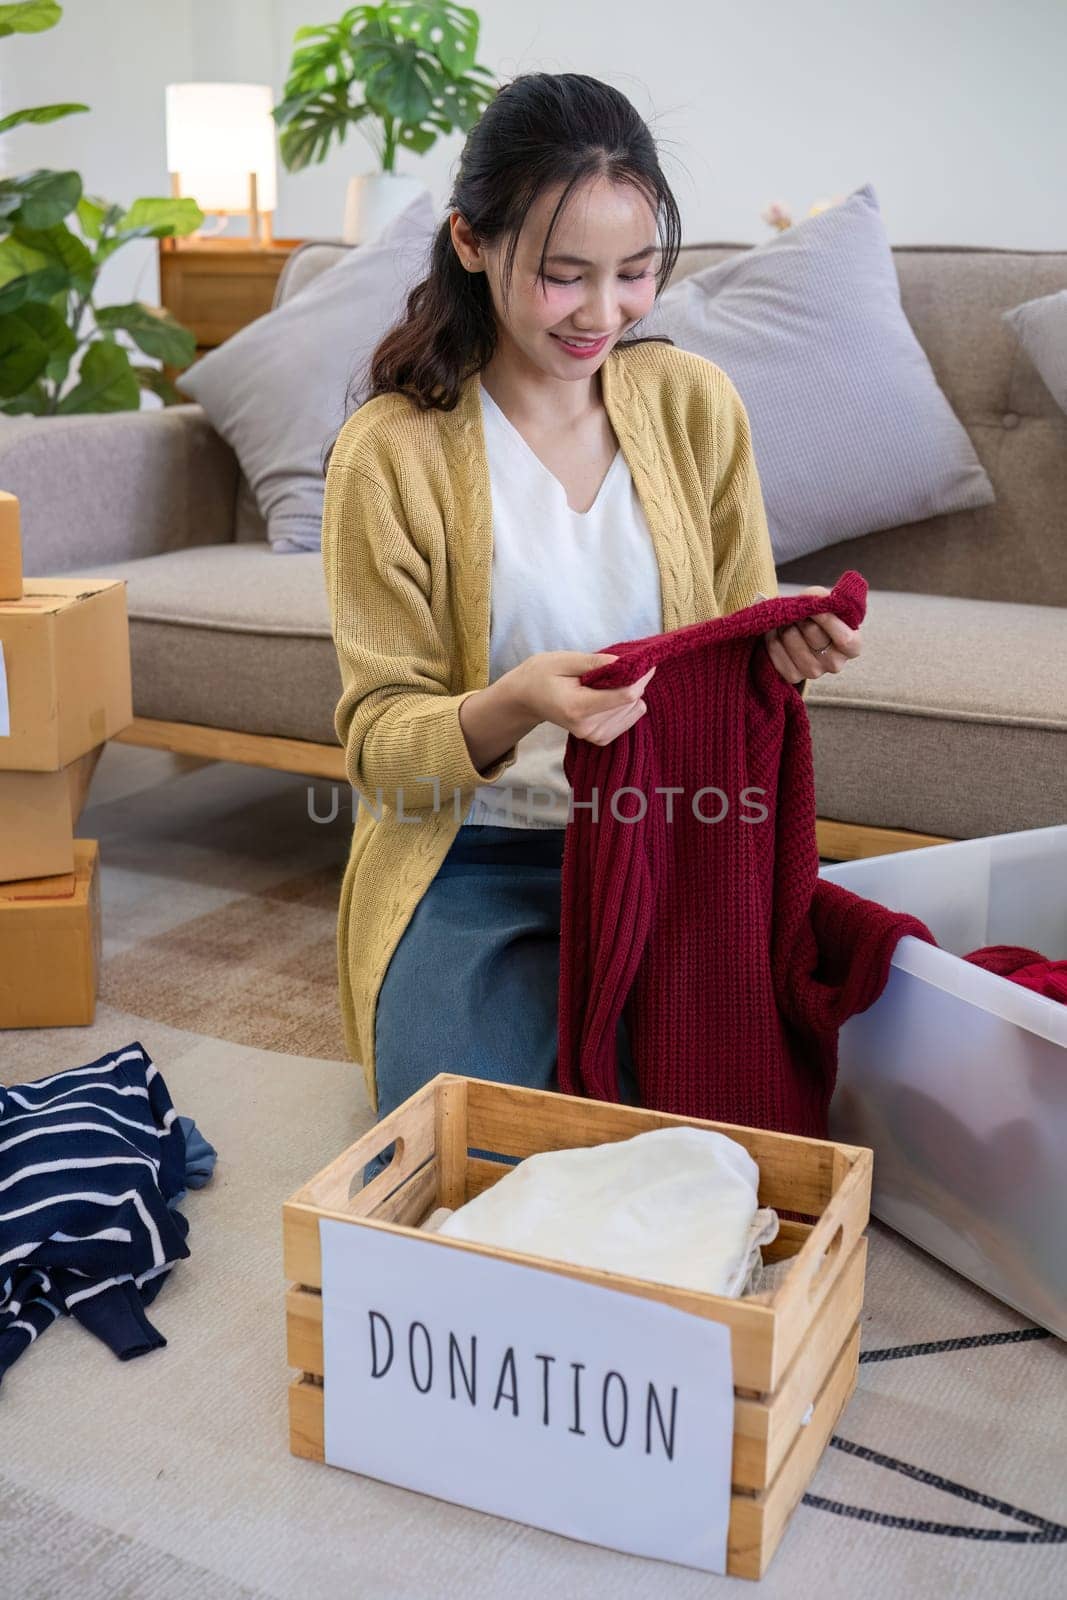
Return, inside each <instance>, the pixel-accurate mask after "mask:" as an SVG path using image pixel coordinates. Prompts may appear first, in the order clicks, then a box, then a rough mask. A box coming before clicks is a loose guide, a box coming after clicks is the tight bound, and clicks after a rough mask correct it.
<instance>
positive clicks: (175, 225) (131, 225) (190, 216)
mask: <svg viewBox="0 0 1067 1600" xmlns="http://www.w3.org/2000/svg"><path fill="white" fill-rule="evenodd" d="M203 220H204V213H203V212H202V211H201V209H200V207H199V206H198V205H197V203H196V201H195V200H190V199H188V198H186V199H174V198H173V196H158V197H156V196H149V197H148V198H146V199H141V200H135V201H134V202H133V205H132V206H131V207H130V209H129V210H128V211H127V212H125V214H124V215H123V216H121V217H120V218H119V220H118V231H119V232H120V233H125V234H127V235H128V236H129V237H131V238H132V237H134V236H135V235H137V234H141V233H146V232H147V233H149V234H152V235H153V236H154V237H155V238H157V239H163V238H167V237H168V236H169V235H171V234H177V236H178V237H179V238H181V237H182V236H183V235H184V234H187V233H195V232H196V230H197V228H199V226H200V224H201V223H202V222H203Z"/></svg>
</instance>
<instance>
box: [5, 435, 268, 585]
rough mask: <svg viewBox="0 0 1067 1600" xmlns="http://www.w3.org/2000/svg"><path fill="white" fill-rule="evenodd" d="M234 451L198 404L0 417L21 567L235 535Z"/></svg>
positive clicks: (155, 551) (53, 568) (107, 558)
mask: <svg viewBox="0 0 1067 1600" xmlns="http://www.w3.org/2000/svg"><path fill="white" fill-rule="evenodd" d="M237 478H238V468H237V458H236V456H235V455H234V453H233V451H232V450H231V449H230V447H229V445H228V444H226V443H225V441H224V440H223V439H221V438H220V437H219V435H218V434H217V433H216V432H215V430H214V428H213V427H212V426H211V424H210V423H209V422H208V420H207V416H206V414H205V412H204V410H203V407H202V406H198V405H192V404H189V405H178V406H160V407H153V408H152V409H150V410H144V411H103V412H91V413H87V414H86V415H84V416H66V417H30V416H14V417H0V489H6V490H7V492H8V493H9V494H15V495H17V496H18V498H19V510H20V518H21V524H22V569H23V571H24V572H25V573H26V574H27V575H28V576H31V577H44V576H50V575H53V574H57V573H62V572H63V571H64V570H67V569H69V568H74V567H82V568H84V567H85V566H86V565H87V564H89V563H90V562H94V561H98V562H100V563H101V565H105V564H106V563H108V562H112V561H126V560H131V559H133V560H136V559H137V558H138V557H140V556H154V555H161V554H163V553H164V552H165V551H168V550H179V549H184V548H185V547H186V546H188V545H195V544H227V543H229V542H230V541H232V539H233V537H234V507H235V501H236V494H237Z"/></svg>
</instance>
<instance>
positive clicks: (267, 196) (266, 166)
mask: <svg viewBox="0 0 1067 1600" xmlns="http://www.w3.org/2000/svg"><path fill="white" fill-rule="evenodd" d="M273 104H274V97H273V95H272V93H271V89H270V86H269V85H268V84H265V83H168V84H167V170H168V171H169V172H176V173H177V174H178V176H179V178H180V180H181V192H182V194H183V195H188V196H191V198H192V199H194V200H195V201H196V203H197V205H199V206H200V207H202V208H203V209H204V210H205V211H245V210H247V209H248V174H249V173H250V172H254V173H255V175H256V197H257V204H258V206H259V209H260V210H261V211H273V210H274V209H275V206H276V205H277V197H278V169H277V160H276V156H275V142H274V141H275V134H276V133H277V127H276V125H275V122H274V118H273V117H272V116H271V114H270V113H271V107H272V105H273Z"/></svg>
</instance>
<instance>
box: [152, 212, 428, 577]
mask: <svg viewBox="0 0 1067 1600" xmlns="http://www.w3.org/2000/svg"><path fill="white" fill-rule="evenodd" d="M436 222H437V218H436V216H435V212H434V206H433V201H432V198H431V196H430V193H429V191H428V190H423V191H422V192H421V193H420V194H418V195H416V197H415V199H414V200H412V202H411V203H410V205H408V206H406V207H405V209H404V210H403V211H401V212H400V213H399V214H398V215H397V216H395V217H394V218H393V219H392V220H391V222H390V223H389V224H388V225H387V227H386V228H385V229H384V230H383V231H382V233H381V234H380V235H379V237H378V238H377V239H375V240H373V241H371V242H370V243H367V244H363V245H360V246H359V248H358V249H353V250H350V251H348V252H347V253H346V254H345V255H344V256H343V257H342V258H341V260H340V261H339V262H337V264H336V265H335V266H332V267H329V268H328V269H327V270H326V271H325V272H323V273H321V274H320V275H319V276H318V277H317V278H314V279H313V280H312V282H311V283H309V284H307V285H305V287H304V288H303V289H301V290H299V291H298V292H297V293H296V294H295V295H293V297H292V299H291V300H286V301H285V302H284V303H283V304H282V305H280V306H276V307H275V308H274V309H273V310H272V311H268V312H267V313H266V314H265V315H264V316H262V317H257V318H256V320H255V322H250V323H249V324H248V326H247V327H245V328H242V329H241V330H240V332H239V333H236V334H234V336H233V338H232V339H227V340H226V342H225V344H222V345H220V346H219V347H218V349H217V350H212V351H209V353H208V354H207V355H206V356H203V357H202V358H201V359H200V360H199V361H197V362H196V363H195V364H194V365H193V366H192V367H190V368H189V369H188V371H186V372H183V373H182V374H181V375H180V376H179V377H178V378H177V380H176V382H177V385H178V387H179V389H181V390H182V392H183V393H184V394H187V395H188V396H189V398H190V399H191V400H195V401H197V402H198V403H199V404H200V405H202V406H203V408H204V410H205V411H206V412H207V415H208V417H209V419H210V421H211V423H212V426H213V427H214V428H215V430H216V432H217V433H219V434H221V435H222V437H223V438H224V439H225V440H226V441H227V443H228V444H229V445H230V446H231V448H232V449H233V451H234V452H235V454H236V456H237V459H238V461H239V462H240V464H241V468H242V471H243V472H244V474H245V477H246V478H247V479H248V482H249V484H250V485H251V489H252V493H253V495H254V496H255V501H256V505H257V507H258V509H259V512H260V515H261V516H262V517H263V518H264V519H265V521H266V524H267V538H268V539H269V540H270V541H271V546H272V548H273V549H274V550H275V551H277V552H279V553H284V552H286V551H296V550H317V549H318V548H319V544H320V540H321V535H322V500H323V487H324V485H323V477H322V455H323V450H324V448H325V446H326V444H327V442H328V441H329V440H330V439H331V438H332V437H333V435H334V434H335V433H336V431H337V429H338V428H339V427H340V426H341V424H342V422H343V421H344V420H345V416H346V415H347V411H348V410H350V409H351V407H347V408H346V395H347V394H348V391H349V389H350V387H353V386H354V387H355V390H356V398H357V400H358V398H359V389H360V386H361V385H362V384H363V383H364V381H365V376H366V367H367V364H368V362H369V359H370V356H371V354H372V352H373V350H374V347H375V345H377V343H378V342H379V340H380V339H381V338H382V336H383V335H384V334H385V332H386V331H387V330H388V329H389V328H390V327H391V326H392V324H393V323H394V322H396V321H398V320H399V318H400V317H401V315H402V314H403V308H404V303H405V301H406V299H407V296H408V294H409V292H410V291H411V289H412V288H413V287H414V286H415V284H416V283H417V282H418V281H419V279H420V278H421V277H422V276H423V275H424V274H425V272H426V268H427V265H428V255H429V248H430V242H431V239H432V236H433V230H434V228H435V226H436Z"/></svg>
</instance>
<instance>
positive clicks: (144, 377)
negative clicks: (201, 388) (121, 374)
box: [133, 367, 188, 406]
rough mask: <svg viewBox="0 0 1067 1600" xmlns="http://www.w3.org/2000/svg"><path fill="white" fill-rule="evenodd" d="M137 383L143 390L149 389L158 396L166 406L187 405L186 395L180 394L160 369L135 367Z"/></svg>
mask: <svg viewBox="0 0 1067 1600" xmlns="http://www.w3.org/2000/svg"><path fill="white" fill-rule="evenodd" d="M133 370H134V372H136V374H137V381H138V383H139V384H140V385H141V388H142V389H148V390H150V392H151V393H152V394H158V396H159V398H160V399H161V400H162V402H163V404H164V405H165V406H183V405H187V404H188V401H187V400H186V397H185V395H183V394H179V393H178V391H177V389H176V388H175V387H174V385H173V384H172V383H171V381H170V379H169V378H166V377H164V376H163V373H162V372H161V371H160V370H159V368H158V367H134V369H133Z"/></svg>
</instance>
